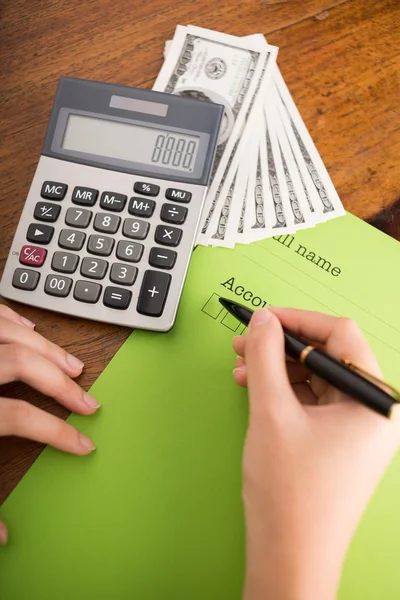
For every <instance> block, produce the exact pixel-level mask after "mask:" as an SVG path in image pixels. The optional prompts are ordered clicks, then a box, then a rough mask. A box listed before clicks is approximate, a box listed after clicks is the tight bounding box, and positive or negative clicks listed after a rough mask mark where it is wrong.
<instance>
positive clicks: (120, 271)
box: [110, 263, 138, 285]
mask: <svg viewBox="0 0 400 600" xmlns="http://www.w3.org/2000/svg"><path fill="white" fill-rule="evenodd" d="M137 273H138V270H137V268H136V267H132V266H131V265H122V264H121V263H114V264H113V266H112V267H111V272H110V281H112V282H113V283H118V284H119V285H133V284H134V283H135V280H136V277H137Z"/></svg>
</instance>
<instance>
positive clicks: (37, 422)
mask: <svg viewBox="0 0 400 600" xmlns="http://www.w3.org/2000/svg"><path fill="white" fill-rule="evenodd" d="M82 369H83V363H82V362H81V361H80V360H79V359H78V358H76V357H75V356H72V355H71V354H68V352H66V351H65V350H63V349H62V348H60V347H59V346H57V345H56V344H53V343H52V342H50V341H49V340H46V339H45V338H44V337H42V336H41V335H39V334H38V333H36V332H35V331H34V324H33V323H31V322H30V321H28V320H27V319H25V318H24V317H21V316H20V315H19V314H18V313H16V312H15V311H13V310H11V309H10V308H8V307H7V306H4V305H0V385H4V384H5V383H10V382H12V381H23V382H24V383H27V384H28V385H30V386H32V387H33V388H36V389H37V390H39V392H42V394H45V395H46V396H51V397H52V398H54V399H55V400H57V401H58V402H60V404H63V405H64V406H65V407H66V408H68V410H71V411H73V412H76V413H80V414H82V415H90V414H92V413H94V412H95V411H96V410H97V409H98V408H99V406H100V404H99V403H98V402H97V400H96V399H95V398H93V396H91V395H90V394H88V393H87V392H85V391H84V390H83V389H82V388H81V387H80V386H79V385H78V384H77V383H75V382H74V381H73V379H72V378H74V377H77V376H78V375H80V373H81V372H82ZM8 435H15V436H19V437H25V438H28V439H31V440H36V441H38V442H42V443H43V444H50V445H51V446H54V447H55V448H59V449H60V450H64V451H65V452H70V453H72V454H80V455H84V454H89V452H91V451H92V450H94V449H95V445H94V443H93V442H92V440H91V439H89V438H88V437H86V436H85V435H83V434H82V433H80V432H79V431H78V430H77V429H75V427H73V426H72V425H70V424H69V423H66V422H65V421H63V420H62V419H59V418H58V417H55V416H54V415H52V414H50V413H48V412H46V411H44V410H41V409H39V408H37V407H36V406H33V405H32V404H29V403H28V402H25V401H23V400H15V399H11V398H4V397H2V396H1V393H0V436H8ZM7 537H8V533H7V528H6V526H5V524H4V523H3V522H2V521H0V544H5V543H6V542H7Z"/></svg>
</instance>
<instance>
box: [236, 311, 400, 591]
mask: <svg viewBox="0 0 400 600" xmlns="http://www.w3.org/2000/svg"><path fill="white" fill-rule="evenodd" d="M283 328H285V329H286V330H288V331H290V332H292V333H293V334H294V335H295V336H299V337H301V338H305V339H306V340H308V341H309V342H310V344H311V345H316V346H318V347H321V348H323V349H324V351H325V352H326V353H328V354H329V355H331V356H335V357H344V356H345V357H346V358H348V359H349V360H350V361H351V362H352V363H355V364H357V365H359V366H360V367H361V368H362V369H364V370H365V371H367V372H369V373H370V374H371V375H373V376H375V377H377V378H381V373H380V369H379V366H378V364H377V362H376V360H375V357H374V355H373V353H372V351H371V349H370V348H369V346H368V344H367V343H366V341H365V339H364V338H363V335H362V333H361V331H360V330H359V329H358V327H357V325H356V324H355V323H354V322H353V321H350V320H348V319H338V318H335V317H332V316H328V315H323V314H320V313H315V312H308V311H300V310H294V309H284V308H271V309H269V310H265V309H262V310H259V311H257V312H256V313H255V314H254V315H253V317H252V319H251V322H250V326H249V329H248V332H247V334H246V335H245V336H240V337H237V338H235V339H234V342H233V347H234V350H235V352H236V353H237V355H238V357H237V359H236V368H235V370H234V379H235V381H236V383H237V384H238V385H241V386H247V387H248V394H249V409H250V414H249V428H248V432H247V436H246V443H245V448H244V457H243V498H244V508H245V518H246V559H247V564H246V582H245V593H244V600H258V599H260V600H261V599H262V598H307V600H321V599H323V600H333V599H334V598H335V597H336V591H337V587H338V582H339V579H340V572H341V567H342V563H343V561H344V557H345V554H346V551H347V547H348V545H349V542H350V540H351V537H352V535H353V533H354V530H355V528H356V526H357V524H358V522H359V520H360V518H361V515H362V513H363V511H364V509H365V507H366V505H367V503H368V501H369V499H370V497H371V495H372V493H373V491H374V489H375V487H376V485H377V483H378V482H379V479H380V478H381V476H382V474H383V472H384V470H385V468H386V467H387V465H388V463H389V462H390V460H391V458H392V457H393V455H394V453H395V452H396V450H397V448H398V445H399V439H400V426H399V424H398V423H397V422H392V421H390V420H389V419H387V418H383V417H382V416H381V415H380V414H378V413H377V412H375V411H373V410H370V409H368V408H366V407H365V406H363V405H362V404H361V403H359V402H355V401H353V400H352V399H351V398H350V397H349V396H348V395H346V394H344V393H343V392H341V391H339V390H338V389H337V388H335V387H333V386H331V385H329V384H328V383H327V382H326V381H324V380H322V379H321V378H320V377H318V376H316V375H314V374H312V373H311V372H310V371H309V370H308V369H307V367H306V366H305V365H303V364H301V363H299V362H295V361H293V360H291V359H287V357H286V356H285V338H284V331H283Z"/></svg>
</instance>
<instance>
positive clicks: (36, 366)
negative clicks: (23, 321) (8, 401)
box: [0, 344, 100, 415]
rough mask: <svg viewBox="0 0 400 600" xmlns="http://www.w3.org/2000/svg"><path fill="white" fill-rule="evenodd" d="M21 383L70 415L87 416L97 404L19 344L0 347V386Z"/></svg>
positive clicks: (63, 375)
mask: <svg viewBox="0 0 400 600" xmlns="http://www.w3.org/2000/svg"><path fill="white" fill-rule="evenodd" d="M17 380H18V381H24V382H25V383H27V384H28V385H30V386H31V387H33V388H35V389H37V390H39V392H42V394H45V395H46V396H51V397H53V398H54V399H55V400H58V402H60V403H61V404H63V405H64V406H66V407H67V408H68V409H69V410H72V411H73V412H78V413H81V414H84V415H86V414H91V413H93V412H94V411H95V410H96V409H97V408H99V406H100V404H99V403H98V402H97V400H95V399H94V398H93V397H92V396H91V395H90V394H88V393H87V392H85V391H84V390H83V389H82V388H81V387H80V386H79V385H78V384H77V383H75V381H73V380H72V379H70V378H69V377H68V375H66V374H65V373H63V372H62V371H61V369H60V368H59V367H57V365H55V364H54V363H52V362H50V361H49V360H47V358H44V357H43V356H42V355H41V354H37V353H36V352H33V351H32V350H31V349H30V348H28V347H27V346H24V345H22V344H4V345H2V346H0V385H1V384H3V383H8V382H10V381H17Z"/></svg>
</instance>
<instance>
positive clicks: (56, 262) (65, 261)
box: [51, 252, 79, 273]
mask: <svg viewBox="0 0 400 600" xmlns="http://www.w3.org/2000/svg"><path fill="white" fill-rule="evenodd" d="M78 262H79V256H78V255H77V254H70V253H69V252H54V255H53V260H52V261H51V268H52V269H53V271H58V272H59V273H74V272H75V271H76V267H77V266H78Z"/></svg>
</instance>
